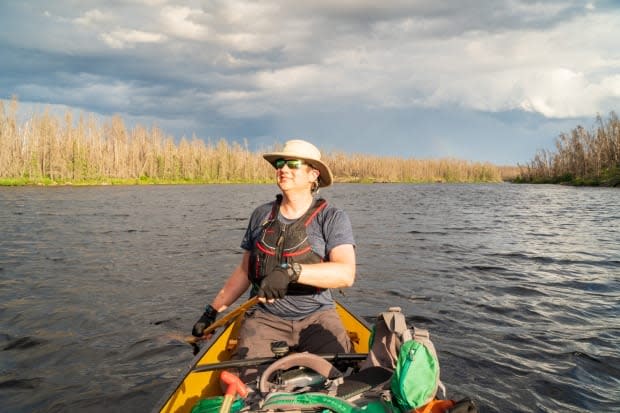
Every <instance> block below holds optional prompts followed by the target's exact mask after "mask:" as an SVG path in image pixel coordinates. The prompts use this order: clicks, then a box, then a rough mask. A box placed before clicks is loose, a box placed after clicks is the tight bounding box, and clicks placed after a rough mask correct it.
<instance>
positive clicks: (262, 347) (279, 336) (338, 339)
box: [232, 309, 351, 359]
mask: <svg viewBox="0 0 620 413" xmlns="http://www.w3.org/2000/svg"><path fill="white" fill-rule="evenodd" d="M274 341H286V342H287V343H288V345H289V347H291V348H292V347H293V346H295V350H296V351H309V352H311V353H316V354H322V353H348V352H350V351H351V340H350V339H349V336H348V334H347V332H346V330H345V329H344V326H343V325H342V321H341V320H340V317H339V316H338V313H337V312H336V310H335V309H328V310H322V311H317V312H316V313H314V314H311V315H309V316H308V317H306V318H304V319H301V320H285V319H282V318H280V317H276V316H274V315H271V314H269V313H266V312H264V311H261V310H260V309H256V311H254V312H253V313H252V314H248V315H247V316H246V318H245V321H244V323H243V326H242V327H241V330H240V332H239V342H238V344H237V349H236V350H235V354H234V355H233V357H232V358H234V359H246V358H256V357H270V356H273V353H272V352H271V343H272V342H274Z"/></svg>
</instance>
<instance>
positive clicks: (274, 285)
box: [258, 266, 291, 300]
mask: <svg viewBox="0 0 620 413" xmlns="http://www.w3.org/2000/svg"><path fill="white" fill-rule="evenodd" d="M290 282H291V276H290V275H289V273H288V270H287V269H286V268H283V267H281V266H276V267H275V268H274V269H273V270H271V272H270V273H269V274H267V275H266V276H265V278H264V279H263V281H262V282H261V283H260V289H259V290H258V296H259V297H265V298H266V299H268V300H271V299H274V300H276V299H278V298H284V296H285V295H286V290H287V289H288V284H289V283H290Z"/></svg>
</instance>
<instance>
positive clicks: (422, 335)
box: [413, 327, 446, 399]
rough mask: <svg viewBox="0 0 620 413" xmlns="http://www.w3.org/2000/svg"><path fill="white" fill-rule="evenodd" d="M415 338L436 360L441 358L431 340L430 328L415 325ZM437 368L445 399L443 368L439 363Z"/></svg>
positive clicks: (438, 385)
mask: <svg viewBox="0 0 620 413" xmlns="http://www.w3.org/2000/svg"><path fill="white" fill-rule="evenodd" d="M413 339H414V340H415V341H417V342H418V343H420V344H422V345H424V347H426V348H427V349H428V350H429V351H430V352H431V354H432V355H433V357H435V359H436V360H439V358H438V357H437V350H435V345H434V344H433V342H432V341H431V335H430V333H429V332H428V330H426V329H424V328H417V327H414V328H413ZM437 368H438V369H439V372H438V377H437V387H439V390H441V394H442V396H443V398H444V399H445V398H446V386H445V385H444V384H443V383H442V381H441V375H440V372H441V369H440V368H439V364H437Z"/></svg>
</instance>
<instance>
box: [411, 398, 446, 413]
mask: <svg viewBox="0 0 620 413" xmlns="http://www.w3.org/2000/svg"><path fill="white" fill-rule="evenodd" d="M453 407H454V400H439V399H435V400H433V401H431V402H428V403H426V404H425V405H424V406H421V407H418V408H417V409H415V410H412V411H411V413H444V412H445V411H446V410H448V409H451V408H453Z"/></svg>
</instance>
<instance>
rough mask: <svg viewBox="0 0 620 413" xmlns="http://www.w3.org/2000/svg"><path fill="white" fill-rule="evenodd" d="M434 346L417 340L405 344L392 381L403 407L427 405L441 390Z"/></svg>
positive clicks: (399, 354)
mask: <svg viewBox="0 0 620 413" xmlns="http://www.w3.org/2000/svg"><path fill="white" fill-rule="evenodd" d="M431 345H432V344H431ZM433 350H434V349H431V348H429V347H427V346H426V345H424V344H422V343H421V342H419V341H416V340H408V341H406V342H404V343H403V344H402V345H401V347H400V350H399V353H398V360H397V363H396V368H395V370H394V375H393V376H392V381H391V383H390V390H391V393H392V397H393V400H392V401H393V403H394V404H395V405H396V406H398V407H399V408H400V409H401V410H403V411H409V410H412V409H415V408H418V407H420V406H423V405H425V404H426V403H428V402H430V401H431V400H433V398H434V397H435V395H436V394H437V388H438V387H439V386H440V381H439V362H438V360H437V356H436V354H435V352H434V351H433Z"/></svg>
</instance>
